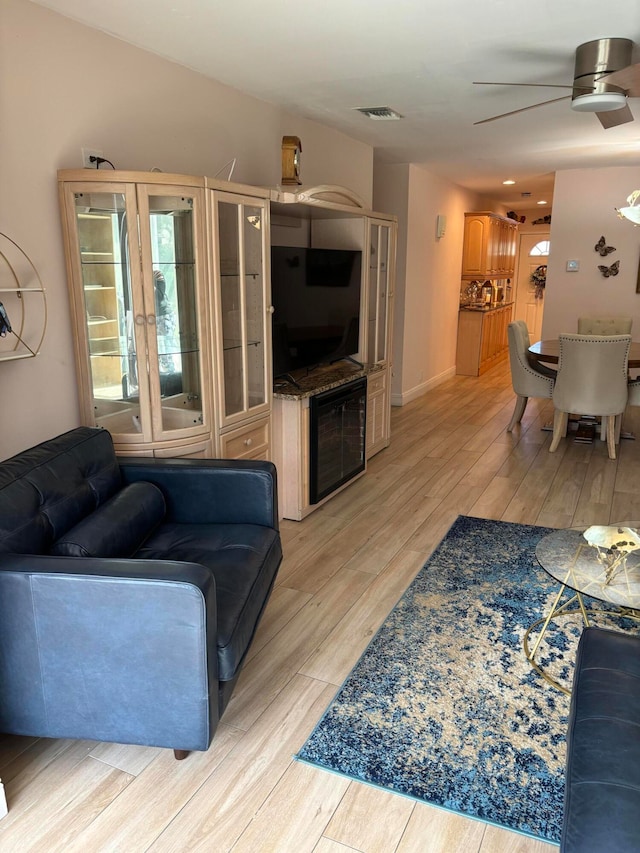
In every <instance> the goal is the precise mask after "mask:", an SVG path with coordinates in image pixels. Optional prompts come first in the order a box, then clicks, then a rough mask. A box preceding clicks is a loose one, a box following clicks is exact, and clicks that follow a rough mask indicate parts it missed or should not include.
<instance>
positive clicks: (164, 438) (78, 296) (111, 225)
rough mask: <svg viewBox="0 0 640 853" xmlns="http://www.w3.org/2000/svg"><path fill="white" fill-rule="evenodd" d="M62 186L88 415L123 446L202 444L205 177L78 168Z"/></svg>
mask: <svg viewBox="0 0 640 853" xmlns="http://www.w3.org/2000/svg"><path fill="white" fill-rule="evenodd" d="M59 189H60V202H61V207H62V220H63V231H64V238H65V251H66V260H67V272H68V280H69V288H70V299H71V310H72V319H73V323H74V340H75V350H76V364H77V373H78V379H79V390H80V406H81V412H82V421H83V423H84V424H86V425H87V426H102V427H105V428H106V429H108V430H109V431H110V432H111V434H112V435H113V439H114V443H115V446H116V448H117V450H118V452H119V453H120V452H124V453H129V454H132V453H134V454H135V455H149V454H159V453H163V455H166V454H165V453H164V451H169V455H181V450H180V448H181V447H184V448H185V452H186V454H187V455H189V454H190V453H191V452H192V451H193V452H195V453H200V452H202V453H204V452H206V450H207V448H208V447H210V441H211V430H212V408H213V401H212V397H211V393H210V389H211V388H212V385H213V383H212V381H211V370H210V364H211V356H210V353H209V341H210V340H211V338H212V334H211V328H210V320H209V310H208V302H207V293H206V289H205V286H204V283H205V272H206V249H205V205H204V181H203V179H198V178H190V177H187V176H184V175H166V174H162V173H135V172H113V173H110V174H109V177H108V179H105V175H104V173H103V172H96V173H92V172H90V171H86V170H82V171H76V172H61V173H59ZM196 444H197V445H198V447H199V449H198V450H196V448H195V445H196ZM163 449H164V450H163Z"/></svg>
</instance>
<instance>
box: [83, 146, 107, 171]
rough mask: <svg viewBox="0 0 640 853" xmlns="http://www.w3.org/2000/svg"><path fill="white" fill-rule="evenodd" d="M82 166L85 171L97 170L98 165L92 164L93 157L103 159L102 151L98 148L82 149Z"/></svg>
mask: <svg viewBox="0 0 640 853" xmlns="http://www.w3.org/2000/svg"><path fill="white" fill-rule="evenodd" d="M81 151H82V165H83V167H84V168H85V169H97V168H98V164H97V163H95V162H93V163H92V162H91V157H102V151H98V150H97V148H82V149H81Z"/></svg>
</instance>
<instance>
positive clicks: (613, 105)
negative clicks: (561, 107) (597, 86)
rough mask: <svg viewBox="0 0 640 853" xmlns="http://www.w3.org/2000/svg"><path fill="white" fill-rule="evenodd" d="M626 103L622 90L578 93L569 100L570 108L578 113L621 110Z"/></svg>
mask: <svg viewBox="0 0 640 853" xmlns="http://www.w3.org/2000/svg"><path fill="white" fill-rule="evenodd" d="M626 103H627V96H626V95H625V94H624V93H623V92H593V93H589V94H587V95H578V96H577V97H575V98H573V100H572V101H571V109H572V110H576V112H579V113H608V112H611V111H612V110H621V109H622V108H623V107H624V106H626Z"/></svg>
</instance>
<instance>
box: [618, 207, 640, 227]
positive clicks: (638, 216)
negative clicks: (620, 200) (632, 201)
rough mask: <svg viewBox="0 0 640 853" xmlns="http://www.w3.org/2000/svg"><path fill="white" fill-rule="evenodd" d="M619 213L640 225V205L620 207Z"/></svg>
mask: <svg viewBox="0 0 640 853" xmlns="http://www.w3.org/2000/svg"><path fill="white" fill-rule="evenodd" d="M618 215H619V216H620V217H621V218H624V219H628V220H629V222H633V224H634V225H640V206H639V207H620V208H618Z"/></svg>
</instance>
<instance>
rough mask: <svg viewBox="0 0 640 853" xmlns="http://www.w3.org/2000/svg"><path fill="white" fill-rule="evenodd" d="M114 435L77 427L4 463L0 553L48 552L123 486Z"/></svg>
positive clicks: (0, 481) (0, 492) (0, 487)
mask: <svg viewBox="0 0 640 853" xmlns="http://www.w3.org/2000/svg"><path fill="white" fill-rule="evenodd" d="M121 485H122V480H121V476H120V468H119V466H118V461H117V459H116V455H115V451H114V449H113V442H112V440H111V436H110V435H109V433H108V432H107V431H106V430H104V429H92V428H90V427H78V428H77V429H73V430H70V431H69V432H66V433H63V434H62V435H59V436H57V437H56V438H52V439H49V440H48V441H43V442H42V443H41V444H37V445H36V446H35V447H31V448H29V449H28V450H25V451H23V452H22V453H19V454H17V455H16V456H12V457H11V458H10V459H6V460H5V461H4V462H3V463H2V465H1V466H0V553H3V552H4V553H7V552H10V553H14V554H46V553H48V551H49V549H50V547H51V544H52V543H53V542H55V541H56V540H57V539H59V538H60V537H61V536H63V535H64V534H65V533H66V532H67V530H70V529H71V528H72V527H73V526H74V525H75V524H77V523H78V522H79V521H80V520H81V519H82V518H84V517H85V516H86V515H88V514H89V513H90V512H93V510H94V509H95V508H96V507H97V506H99V505H100V504H102V503H103V502H104V501H105V500H107V499H108V498H110V497H111V496H112V495H113V494H115V492H117V491H118V489H119V488H121Z"/></svg>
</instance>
